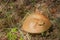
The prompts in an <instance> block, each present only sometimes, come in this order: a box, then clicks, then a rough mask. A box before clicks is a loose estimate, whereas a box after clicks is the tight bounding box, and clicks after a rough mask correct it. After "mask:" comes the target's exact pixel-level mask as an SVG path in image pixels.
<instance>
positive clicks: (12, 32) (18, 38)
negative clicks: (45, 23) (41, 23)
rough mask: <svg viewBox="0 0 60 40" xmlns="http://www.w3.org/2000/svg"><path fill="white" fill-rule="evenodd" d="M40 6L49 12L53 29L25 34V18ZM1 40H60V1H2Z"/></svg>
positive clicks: (0, 3)
mask: <svg viewBox="0 0 60 40" xmlns="http://www.w3.org/2000/svg"><path fill="white" fill-rule="evenodd" d="M44 4H46V5H44ZM40 5H44V7H45V6H47V8H48V10H49V14H47V15H49V18H50V20H51V22H52V26H51V28H50V29H49V30H47V31H46V32H44V33H40V34H30V33H27V32H23V31H22V30H21V27H22V22H23V21H22V20H23V18H24V17H25V15H26V14H27V12H31V11H33V10H34V9H35V7H37V8H38V7H40ZM41 8H42V7H41ZM40 10H41V9H40ZM43 10H44V9H43ZM0 40H60V0H0Z"/></svg>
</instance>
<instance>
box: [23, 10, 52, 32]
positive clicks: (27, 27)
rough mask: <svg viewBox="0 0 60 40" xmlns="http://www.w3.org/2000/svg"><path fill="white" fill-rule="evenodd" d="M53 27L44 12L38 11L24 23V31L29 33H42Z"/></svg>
mask: <svg viewBox="0 0 60 40" xmlns="http://www.w3.org/2000/svg"><path fill="white" fill-rule="evenodd" d="M50 27H51V22H50V20H49V18H48V17H46V16H44V15H43V14H42V12H39V11H36V12H34V13H31V14H30V15H29V16H28V17H27V18H26V19H25V20H24V22H23V25H22V30H23V31H25V32H28V33H42V32H45V31H47V30H48V29H49V28H50Z"/></svg>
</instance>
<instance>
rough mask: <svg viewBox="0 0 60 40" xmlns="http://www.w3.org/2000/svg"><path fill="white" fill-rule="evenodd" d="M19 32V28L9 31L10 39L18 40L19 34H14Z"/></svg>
mask: <svg viewBox="0 0 60 40" xmlns="http://www.w3.org/2000/svg"><path fill="white" fill-rule="evenodd" d="M16 32H17V28H12V29H11V31H10V32H9V33H7V37H8V40H16V38H17V35H16V34H14V33H16Z"/></svg>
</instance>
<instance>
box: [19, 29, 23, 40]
mask: <svg viewBox="0 0 60 40" xmlns="http://www.w3.org/2000/svg"><path fill="white" fill-rule="evenodd" d="M19 32H20V35H21V36H22V38H23V39H24V34H23V32H22V31H21V30H19Z"/></svg>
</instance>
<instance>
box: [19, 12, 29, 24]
mask: <svg viewBox="0 0 60 40" xmlns="http://www.w3.org/2000/svg"><path fill="white" fill-rule="evenodd" d="M28 15H30V14H29V13H27V14H26V15H25V16H24V18H23V19H22V20H21V21H20V23H22V24H23V21H24V20H25V19H26V17H27V16H28Z"/></svg>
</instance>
